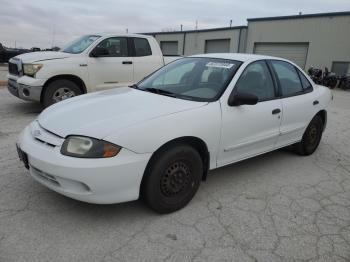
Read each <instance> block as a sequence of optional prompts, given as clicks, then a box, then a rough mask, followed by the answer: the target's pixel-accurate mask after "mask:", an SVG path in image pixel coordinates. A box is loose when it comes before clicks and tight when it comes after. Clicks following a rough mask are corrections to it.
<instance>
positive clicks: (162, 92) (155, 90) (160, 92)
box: [142, 87, 177, 97]
mask: <svg viewBox="0 0 350 262" xmlns="http://www.w3.org/2000/svg"><path fill="white" fill-rule="evenodd" d="M142 90H145V91H147V92H151V93H155V94H158V95H165V96H171V97H177V95H176V94H175V93H173V92H170V91H167V90H164V89H158V88H154V87H146V88H144V89H142Z"/></svg>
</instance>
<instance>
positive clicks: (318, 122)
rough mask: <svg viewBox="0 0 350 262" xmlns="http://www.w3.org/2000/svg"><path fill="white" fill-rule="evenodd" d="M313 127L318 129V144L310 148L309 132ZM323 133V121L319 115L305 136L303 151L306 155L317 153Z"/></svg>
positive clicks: (307, 129)
mask: <svg viewBox="0 0 350 262" xmlns="http://www.w3.org/2000/svg"><path fill="white" fill-rule="evenodd" d="M313 126H316V129H317V142H316V144H315V145H313V146H312V147H309V145H308V141H307V140H308V132H309V130H310V128H312V127H313ZM322 132H323V121H322V119H321V117H320V116H318V115H317V116H315V117H314V118H313V119H312V120H311V122H310V124H309V125H308V127H307V128H306V130H305V133H304V135H303V139H302V149H303V151H304V154H305V155H311V154H312V153H314V152H315V151H316V149H317V148H318V146H319V144H320V142H321V138H322Z"/></svg>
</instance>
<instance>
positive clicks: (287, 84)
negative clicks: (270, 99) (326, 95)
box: [271, 61, 303, 96]
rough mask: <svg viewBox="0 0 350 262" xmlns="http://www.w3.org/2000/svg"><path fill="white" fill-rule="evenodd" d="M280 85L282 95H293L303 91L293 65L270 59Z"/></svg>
mask: <svg viewBox="0 0 350 262" xmlns="http://www.w3.org/2000/svg"><path fill="white" fill-rule="evenodd" d="M271 64H272V66H273V68H274V70H275V72H276V74H277V77H278V80H279V82H280V85H281V89H282V95H283V96H293V95H299V94H301V93H303V86H302V84H301V82H300V78H299V75H298V72H297V71H296V69H295V67H294V66H293V65H292V64H290V63H288V62H284V61H271Z"/></svg>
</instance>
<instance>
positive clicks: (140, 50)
mask: <svg viewBox="0 0 350 262" xmlns="http://www.w3.org/2000/svg"><path fill="white" fill-rule="evenodd" d="M134 46H135V56H149V55H152V50H151V47H150V46H149V43H148V40H147V39H145V38H134Z"/></svg>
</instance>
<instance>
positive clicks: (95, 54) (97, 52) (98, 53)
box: [90, 47, 109, 57]
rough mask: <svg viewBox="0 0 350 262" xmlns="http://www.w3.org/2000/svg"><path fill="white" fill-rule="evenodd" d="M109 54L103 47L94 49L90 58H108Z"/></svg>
mask: <svg viewBox="0 0 350 262" xmlns="http://www.w3.org/2000/svg"><path fill="white" fill-rule="evenodd" d="M108 55H109V52H108V49H107V48H104V47H95V49H94V50H92V52H91V53H90V56H91V57H100V56H108Z"/></svg>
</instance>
